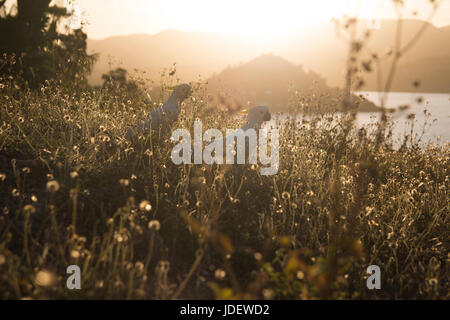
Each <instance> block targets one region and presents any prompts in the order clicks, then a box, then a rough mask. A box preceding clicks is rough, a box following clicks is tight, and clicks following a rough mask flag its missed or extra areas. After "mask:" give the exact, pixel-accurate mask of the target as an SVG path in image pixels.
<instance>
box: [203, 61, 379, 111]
mask: <svg viewBox="0 0 450 320" xmlns="http://www.w3.org/2000/svg"><path fill="white" fill-rule="evenodd" d="M207 92H208V93H209V94H210V95H211V96H212V97H219V96H221V97H222V98H225V100H228V101H230V102H231V103H235V104H237V105H239V106H241V107H246V106H247V105H252V106H253V105H267V106H269V107H270V108H271V109H272V111H286V110H287V109H288V108H289V106H294V107H295V106H296V105H297V104H296V103H297V102H298V101H297V100H298V99H294V100H291V99H292V98H294V97H295V96H296V94H298V96H299V97H303V98H304V99H305V102H307V103H306V104H307V105H309V106H310V109H311V110H315V108H316V107H315V106H316V105H323V106H325V105H327V106H328V107H331V108H332V109H333V110H336V109H338V108H339V107H340V106H341V101H342V95H343V90H340V89H336V88H331V87H329V86H328V85H327V84H326V81H325V79H324V78H322V77H321V76H320V75H318V74H317V73H315V72H313V71H305V70H304V69H303V67H302V66H299V65H295V64H293V63H291V62H289V61H287V60H285V59H283V58H281V57H279V56H275V55H272V54H266V55H262V56H259V57H257V58H255V59H253V60H251V61H249V62H247V63H241V64H239V65H237V66H234V67H228V68H226V69H225V70H224V71H222V72H220V73H219V74H217V75H214V76H212V77H211V78H209V79H208V81H207ZM355 99H356V97H355ZM319 102H320V103H319ZM358 102H361V101H360V100H359V99H358ZM360 107H361V108H360V111H378V109H377V107H376V106H375V105H374V104H372V103H370V102H368V101H365V102H364V103H362V104H361V106H360Z"/></svg>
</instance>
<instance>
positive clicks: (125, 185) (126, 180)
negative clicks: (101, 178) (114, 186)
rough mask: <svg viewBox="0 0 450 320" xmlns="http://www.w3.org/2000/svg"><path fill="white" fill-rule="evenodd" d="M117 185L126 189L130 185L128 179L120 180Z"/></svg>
mask: <svg viewBox="0 0 450 320" xmlns="http://www.w3.org/2000/svg"><path fill="white" fill-rule="evenodd" d="M119 183H120V185H121V186H123V187H128V186H129V185H130V180H128V179H120V180H119Z"/></svg>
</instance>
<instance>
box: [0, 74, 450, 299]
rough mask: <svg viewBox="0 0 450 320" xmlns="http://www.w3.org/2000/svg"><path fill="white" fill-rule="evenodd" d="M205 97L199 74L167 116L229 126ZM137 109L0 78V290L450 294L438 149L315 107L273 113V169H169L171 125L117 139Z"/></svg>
mask: <svg viewBox="0 0 450 320" xmlns="http://www.w3.org/2000/svg"><path fill="white" fill-rule="evenodd" d="M208 101H209V100H208V99H207V98H206V97H205V94H204V91H203V89H202V87H201V86H196V87H195V88H194V92H193V95H192V97H191V98H190V99H188V100H186V101H185V103H184V104H183V110H184V111H183V114H182V116H181V117H180V120H179V123H178V124H176V127H177V128H179V127H185V128H192V123H193V121H194V119H195V118H197V117H198V118H200V119H202V122H203V126H204V130H206V129H207V128H225V127H226V128H232V127H233V128H234V127H238V126H240V123H239V121H238V120H233V119H234V118H233V117H231V116H230V115H229V114H227V113H226V112H219V111H214V110H211V109H210V108H212V107H214V106H212V105H210V103H209V102H208ZM305 101H306V100H305ZM149 108H151V107H149V106H148V105H147V104H146V103H145V102H144V101H142V100H141V99H140V98H138V97H137V98H136V97H134V98H133V97H126V96H125V95H124V94H123V93H122V92H120V91H113V90H106V89H97V90H96V91H95V90H93V89H90V90H78V91H74V90H68V89H67V88H64V87H62V86H59V85H58V84H57V83H48V84H47V85H45V86H43V87H42V88H41V90H39V91H37V92H32V91H27V90H21V89H19V88H16V87H14V85H13V84H12V81H11V82H8V83H6V84H4V85H2V88H1V89H0V194H1V197H0V209H1V211H0V298H1V299H16V298H31V299H45V298H62V299H77V298H88V299H95V298H97V299H103V298H113V299H115V298H132V299H176V298H188V299H213V298H217V299H228V298H230V299H231V298H244V299H246V298H251V299H316V298H328V299H383V298H388V299H391V298H403V299H417V298H426V299H448V298H449V292H448V288H449V283H448V281H449V279H448V274H449V270H448V268H449V266H448V262H449V252H448V246H449V221H448V219H449V215H448V213H449V168H450V158H449V156H450V150H449V146H448V145H445V146H442V147H438V146H431V145H430V146H423V147H420V146H419V145H418V144H417V142H416V141H415V140H414V139H412V138H411V137H405V141H404V143H403V145H402V147H401V148H400V149H397V150H396V149H394V148H393V147H392V146H393V141H392V140H391V138H390V135H389V125H387V126H385V127H384V130H382V131H379V132H380V133H381V134H378V135H377V134H374V133H368V132H370V131H367V130H355V129H354V118H353V117H352V115H351V114H347V115H345V116H344V115H339V114H333V113H322V114H313V115H310V117H308V118H304V119H303V120H301V119H300V120H295V121H294V120H292V121H289V122H287V123H285V124H284V125H283V127H282V129H281V131H280V170H279V172H278V174H277V175H274V176H261V175H260V174H259V168H258V166H255V165H252V166H251V165H235V166H206V165H205V166H201V165H181V166H176V165H174V164H173V163H172V161H171V159H170V151H171V149H172V147H173V145H174V143H173V142H171V141H170V140H169V136H170V135H167V134H166V135H164V134H163V135H160V136H159V135H153V136H151V135H144V136H140V137H139V138H138V139H136V140H135V141H126V140H125V139H124V138H123V137H124V135H125V132H126V130H127V127H128V126H129V125H130V123H132V121H135V119H136V118H140V117H142V116H143V115H144V114H145V113H146V112H148V109H149ZM375 130H377V128H375ZM373 264H375V265H379V266H380V268H381V279H382V280H381V281H382V288H381V290H368V289H367V287H366V279H367V277H368V274H367V273H366V269H367V267H368V266H369V265H373ZM69 265H78V266H80V268H81V281H82V289H81V290H69V289H67V287H66V280H67V278H68V276H69V275H68V274H67V273H66V269H67V267H68V266H69Z"/></svg>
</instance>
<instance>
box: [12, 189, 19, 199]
mask: <svg viewBox="0 0 450 320" xmlns="http://www.w3.org/2000/svg"><path fill="white" fill-rule="evenodd" d="M11 193H12V195H13V197H18V196H20V191H19V190H17V189H12V191H11Z"/></svg>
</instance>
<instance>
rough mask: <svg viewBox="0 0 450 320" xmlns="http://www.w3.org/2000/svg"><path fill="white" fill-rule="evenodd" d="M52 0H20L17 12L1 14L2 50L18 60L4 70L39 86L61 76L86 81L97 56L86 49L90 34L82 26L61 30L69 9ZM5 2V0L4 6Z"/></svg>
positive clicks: (1, 5) (0, 45)
mask: <svg viewBox="0 0 450 320" xmlns="http://www.w3.org/2000/svg"><path fill="white" fill-rule="evenodd" d="M50 2H51V0H17V6H16V12H15V13H9V14H4V15H2V16H0V35H1V36H0V52H1V53H3V54H5V53H6V54H7V55H9V56H15V58H16V63H15V64H14V65H13V66H11V68H9V69H7V70H6V69H5V70H0V75H1V74H3V75H4V74H5V73H6V74H11V73H12V74H14V75H16V76H19V77H20V78H22V79H23V80H24V82H26V83H28V85H29V86H30V87H36V86H38V85H39V84H41V83H42V82H43V81H45V80H49V79H55V78H59V79H62V80H64V81H69V82H71V83H76V84H80V83H83V84H86V83H87V81H86V76H87V74H88V73H89V72H90V70H91V67H92V64H93V62H94V60H95V56H94V55H88V54H87V52H86V34H85V33H84V32H83V31H82V30H81V29H78V30H73V31H69V30H67V28H66V30H67V32H66V33H60V32H59V31H58V26H59V23H60V21H61V18H63V17H67V16H68V14H67V10H66V8H64V7H59V6H56V5H52V6H50ZM4 5H5V2H4V1H3V0H2V1H1V2H0V9H1V8H2V7H3V6H4Z"/></svg>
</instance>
